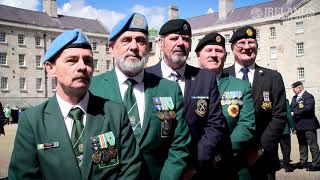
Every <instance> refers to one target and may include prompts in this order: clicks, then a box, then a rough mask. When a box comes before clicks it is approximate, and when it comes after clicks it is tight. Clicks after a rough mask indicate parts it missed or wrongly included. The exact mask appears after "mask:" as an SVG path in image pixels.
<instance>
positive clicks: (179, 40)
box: [177, 36, 183, 45]
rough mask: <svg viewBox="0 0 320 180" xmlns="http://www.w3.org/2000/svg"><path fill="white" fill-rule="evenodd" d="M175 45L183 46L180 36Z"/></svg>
mask: <svg viewBox="0 0 320 180" xmlns="http://www.w3.org/2000/svg"><path fill="white" fill-rule="evenodd" d="M177 44H178V45H183V39H182V37H181V36H180V37H179V38H178V40H177Z"/></svg>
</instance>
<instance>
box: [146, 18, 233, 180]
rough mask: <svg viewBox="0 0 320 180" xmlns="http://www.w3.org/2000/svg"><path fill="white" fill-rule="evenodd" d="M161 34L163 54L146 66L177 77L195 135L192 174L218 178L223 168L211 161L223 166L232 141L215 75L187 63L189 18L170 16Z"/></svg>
mask: <svg viewBox="0 0 320 180" xmlns="http://www.w3.org/2000/svg"><path fill="white" fill-rule="evenodd" d="M159 34H160V39H159V46H160V49H161V52H162V58H161V60H160V62H159V63H158V64H157V65H155V66H153V67H149V68H147V69H146V71H148V72H151V73H154V74H156V75H158V76H160V77H163V78H166V79H169V80H172V81H176V82H178V84H179V85H180V88H181V90H182V93H183V95H184V114H183V116H184V117H185V119H186V121H187V123H188V125H189V128H190V132H191V137H192V145H191V148H190V149H191V153H192V156H193V163H192V165H193V168H195V175H194V176H193V178H194V179H208V178H209V179H212V178H215V177H217V178H218V179H219V175H221V174H222V172H221V171H220V170H217V169H215V170H216V171H214V167H213V166H212V162H213V160H214V159H216V161H215V163H216V165H218V166H219V165H220V166H222V162H223V161H221V159H222V160H225V161H227V158H228V157H229V158H230V157H231V143H230V137H229V132H228V127H227V125H226V120H225V118H224V116H223V114H222V111H221V105H220V101H219V92H218V87H217V83H216V76H215V74H214V73H212V72H210V71H206V70H201V69H199V68H195V67H192V66H189V65H188V64H186V60H187V58H188V55H189V52H190V50H191V27H190V24H189V23H188V22H187V21H186V20H184V19H173V20H169V21H168V22H166V23H165V24H164V25H163V26H162V27H161V29H160V32H159ZM222 142H223V143H222ZM219 144H223V145H224V147H222V146H221V147H220V146H219ZM219 148H220V149H219ZM228 155H229V156H228ZM218 166H215V167H218ZM190 169H192V168H190ZM187 172H192V171H187ZM223 177H227V176H226V175H224V176H223Z"/></svg>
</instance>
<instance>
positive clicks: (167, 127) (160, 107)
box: [152, 97, 176, 138]
mask: <svg viewBox="0 0 320 180" xmlns="http://www.w3.org/2000/svg"><path fill="white" fill-rule="evenodd" d="M152 99H153V105H154V107H155V108H156V109H157V116H158V118H159V120H160V125H161V129H160V137H161V138H169V137H170V132H171V126H172V121H173V120H174V119H176V112H175V111H174V103H173V100H172V98H171V97H153V98H152Z"/></svg>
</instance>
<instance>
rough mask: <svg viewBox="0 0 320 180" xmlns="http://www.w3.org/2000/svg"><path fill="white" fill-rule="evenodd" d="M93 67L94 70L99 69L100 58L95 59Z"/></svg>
mask: <svg viewBox="0 0 320 180" xmlns="http://www.w3.org/2000/svg"><path fill="white" fill-rule="evenodd" d="M93 68H94V70H98V59H93Z"/></svg>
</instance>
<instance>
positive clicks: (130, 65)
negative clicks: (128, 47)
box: [116, 57, 148, 77]
mask: <svg viewBox="0 0 320 180" xmlns="http://www.w3.org/2000/svg"><path fill="white" fill-rule="evenodd" d="M147 59H148V57H142V58H141V60H140V61H139V60H136V61H134V62H128V61H125V59H124V58H121V59H118V60H116V62H117V63H116V64H117V65H118V67H119V69H120V70H121V71H122V73H123V74H125V75H127V76H129V77H133V76H135V75H137V74H139V73H140V72H141V71H142V70H143V69H144V65H145V63H146V61H147Z"/></svg>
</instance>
